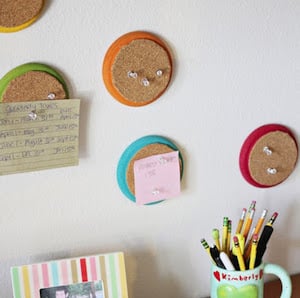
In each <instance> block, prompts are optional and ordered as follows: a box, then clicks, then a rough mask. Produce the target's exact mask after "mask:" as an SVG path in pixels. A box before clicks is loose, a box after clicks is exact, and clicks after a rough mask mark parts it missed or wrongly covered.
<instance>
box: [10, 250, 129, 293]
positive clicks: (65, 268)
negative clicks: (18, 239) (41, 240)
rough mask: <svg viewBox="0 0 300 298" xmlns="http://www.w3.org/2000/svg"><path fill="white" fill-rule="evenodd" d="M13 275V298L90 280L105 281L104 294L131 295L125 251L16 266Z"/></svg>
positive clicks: (85, 283) (85, 282)
mask: <svg viewBox="0 0 300 298" xmlns="http://www.w3.org/2000/svg"><path fill="white" fill-rule="evenodd" d="M11 279H12V287H13V295H14V298H41V297H42V296H41V294H42V293H43V292H45V291H46V289H49V291H51V289H53V290H54V289H55V288H59V287H62V286H67V287H69V288H70V287H71V286H72V285H84V286H85V285H87V284H88V283H91V282H97V283H99V282H101V283H102V285H103V288H102V293H101V294H102V296H103V297H101V296H100V295H99V297H101V298H128V291H127V280H126V271H125V261H124V253H123V252H114V253H107V254H100V255H93V256H85V257H78V258H70V259H61V260H54V261H49V262H44V263H38V264H31V265H23V266H15V267H12V268H11ZM49 298H52V297H49ZM96 298H98V297H96Z"/></svg>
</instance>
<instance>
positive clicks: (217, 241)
mask: <svg viewBox="0 0 300 298" xmlns="http://www.w3.org/2000/svg"><path fill="white" fill-rule="evenodd" d="M212 237H213V239H214V241H215V245H216V246H217V249H218V250H219V251H221V245H220V233H219V230H218V229H213V230H212Z"/></svg>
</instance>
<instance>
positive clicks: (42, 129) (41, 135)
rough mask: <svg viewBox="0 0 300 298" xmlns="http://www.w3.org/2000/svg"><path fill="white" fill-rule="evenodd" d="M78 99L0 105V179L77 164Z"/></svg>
mask: <svg viewBox="0 0 300 298" xmlns="http://www.w3.org/2000/svg"><path fill="white" fill-rule="evenodd" d="M79 108H80V100H79V99H67V100H44V101H31V102H15V103H1V104H0V175H6V174H12V173H19V172H29V171H37V170H44V169H50V168H58V167H66V166H72V165H77V164H78V143H79Z"/></svg>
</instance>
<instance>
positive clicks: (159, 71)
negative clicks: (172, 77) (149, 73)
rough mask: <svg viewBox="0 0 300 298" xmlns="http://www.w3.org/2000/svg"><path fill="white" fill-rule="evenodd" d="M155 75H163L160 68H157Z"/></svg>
mask: <svg viewBox="0 0 300 298" xmlns="http://www.w3.org/2000/svg"><path fill="white" fill-rule="evenodd" d="M156 75H157V76H158V77H161V76H162V75H163V71H162V70H161V69H158V70H157V71H156Z"/></svg>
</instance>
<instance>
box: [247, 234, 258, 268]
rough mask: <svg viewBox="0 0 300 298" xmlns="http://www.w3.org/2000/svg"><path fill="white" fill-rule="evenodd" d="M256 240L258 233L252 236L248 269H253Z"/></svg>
mask: <svg viewBox="0 0 300 298" xmlns="http://www.w3.org/2000/svg"><path fill="white" fill-rule="evenodd" d="M257 242H258V235H257V234H254V235H253V237H252V244H251V254H250V263H249V269H253V268H254V266H255V259H256V249H257Z"/></svg>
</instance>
